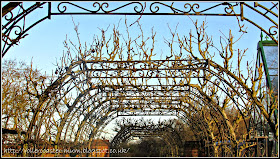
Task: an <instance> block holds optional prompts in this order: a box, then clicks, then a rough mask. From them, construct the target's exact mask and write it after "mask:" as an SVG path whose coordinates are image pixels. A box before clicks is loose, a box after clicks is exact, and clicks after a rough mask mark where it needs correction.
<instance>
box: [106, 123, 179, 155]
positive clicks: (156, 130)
mask: <svg viewBox="0 0 280 159" xmlns="http://www.w3.org/2000/svg"><path fill="white" fill-rule="evenodd" d="M132 124H135V123H132ZM142 132H143V133H142ZM163 132H165V133H167V135H168V136H166V137H167V138H168V140H171V142H172V143H173V145H178V144H179V145H178V146H179V147H182V143H181V141H182V140H181V137H180V135H179V133H178V132H177V130H176V129H174V128H173V127H172V126H171V125H166V126H165V125H163V124H162V123H159V124H152V125H146V126H144V125H143V126H141V125H137V124H136V125H124V126H122V127H121V130H120V131H118V133H117V135H116V136H115V137H114V139H113V140H112V142H111V146H112V147H113V148H114V147H116V146H117V145H118V144H120V143H121V142H125V141H126V140H127V139H128V138H129V137H130V136H135V135H136V136H143V135H144V136H147V135H148V136H150V135H155V136H161V135H164V134H162V133H163ZM167 138H166V139H167ZM175 152H177V153H176V154H177V155H178V149H177V150H176V151H175ZM177 155H175V156H177Z"/></svg>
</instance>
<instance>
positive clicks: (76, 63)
mask: <svg viewBox="0 0 280 159" xmlns="http://www.w3.org/2000/svg"><path fill="white" fill-rule="evenodd" d="M77 63H81V62H76V64H77ZM76 67H78V66H76ZM68 69H69V68H68ZM76 73H77V72H76ZM65 76H68V77H71V75H69V74H65ZM76 76H77V74H76ZM64 79H66V78H64ZM76 99H77V98H76ZM206 103H207V102H206ZM101 105H102V104H101ZM69 108H70V107H69ZM72 108H74V107H73V106H72ZM69 110H70V111H71V109H69Z"/></svg>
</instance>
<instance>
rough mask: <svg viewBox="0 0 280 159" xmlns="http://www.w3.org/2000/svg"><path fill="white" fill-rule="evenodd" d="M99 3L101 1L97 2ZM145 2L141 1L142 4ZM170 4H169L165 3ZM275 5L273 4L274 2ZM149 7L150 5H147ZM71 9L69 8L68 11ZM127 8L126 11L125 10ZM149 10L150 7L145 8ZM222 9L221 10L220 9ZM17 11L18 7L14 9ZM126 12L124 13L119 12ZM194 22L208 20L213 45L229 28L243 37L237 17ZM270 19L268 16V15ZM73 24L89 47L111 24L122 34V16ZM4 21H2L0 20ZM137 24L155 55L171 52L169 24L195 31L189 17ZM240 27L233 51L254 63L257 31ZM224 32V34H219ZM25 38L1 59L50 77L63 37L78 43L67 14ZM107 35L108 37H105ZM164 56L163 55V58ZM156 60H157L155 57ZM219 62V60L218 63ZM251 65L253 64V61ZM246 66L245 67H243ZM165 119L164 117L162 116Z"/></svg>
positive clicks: (146, 19)
mask: <svg viewBox="0 0 280 159" xmlns="http://www.w3.org/2000/svg"><path fill="white" fill-rule="evenodd" d="M1 3H2V6H3V5H5V4H7V2H1ZM52 3H53V7H52V11H55V9H56V6H57V5H55V4H58V2H52ZM100 3H101V2H100ZM126 3H128V2H118V3H115V2H109V4H110V6H109V8H108V10H110V9H114V8H116V6H121V5H124V4H126ZM142 3H144V2H142ZM165 3H166V4H168V5H170V4H171V2H165ZM247 3H248V4H250V5H251V6H254V4H253V2H247ZM260 3H261V4H262V5H265V6H266V7H267V8H271V7H272V6H273V4H272V3H271V2H260ZM274 3H276V2H274ZM29 4H30V2H29V3H27V2H24V6H28V5H29ZM79 4H80V5H82V6H84V7H86V8H90V7H91V5H92V2H80V3H79ZM184 4H185V3H183V2H181V3H179V2H175V3H174V7H175V8H179V9H183V5H184ZM215 4H217V3H208V2H207V3H205V4H203V3H200V7H201V9H203V8H207V7H210V6H213V5H215ZM133 7H134V6H131V7H130V10H131V11H133ZM148 7H149V5H148ZM69 9H70V8H69ZM126 9H128V8H126ZM147 9H149V8H147ZM222 9H223V8H222ZM198 10H200V9H198ZM15 11H16V12H17V11H18V8H16V9H15ZM122 11H127V10H125V9H124V10H122ZM160 11H165V10H164V7H162V6H161V7H160ZM244 11H245V13H244V16H245V17H247V18H249V19H251V20H252V21H254V22H256V23H257V24H259V25H261V26H262V27H264V28H265V29H268V28H269V27H270V26H271V23H270V22H269V21H268V20H267V19H265V18H264V17H262V16H261V15H259V14H257V13H255V12H253V11H251V10H250V9H248V8H246V7H244ZM211 12H215V11H214V10H213V11H211ZM274 12H276V13H278V10H275V9H274ZM46 15H47V6H46V5H45V6H44V8H42V9H40V10H38V11H36V12H34V13H31V14H30V15H29V16H28V17H27V18H26V23H29V24H32V22H34V20H39V18H42V17H43V16H46ZM190 17H191V18H192V19H193V20H194V21H195V20H196V19H198V23H199V24H201V23H202V21H203V20H205V18H206V20H207V22H208V25H207V26H208V27H207V29H206V32H207V34H208V35H209V36H212V37H213V41H214V44H216V46H218V47H219V46H220V45H219V40H220V36H223V34H224V35H226V36H228V34H229V30H230V29H231V32H232V34H233V35H234V37H235V38H234V39H235V40H236V39H237V38H238V37H239V36H241V35H242V33H241V32H239V27H238V22H237V19H236V17H228V16H227V17H224V16H223V17H222V16H207V17H205V16H190ZM270 17H271V16H270ZM73 18H74V21H75V23H76V24H78V23H79V32H80V38H81V41H82V43H85V42H86V43H87V44H88V45H89V44H91V42H92V40H93V37H94V35H98V36H100V30H99V29H98V28H101V29H106V28H107V27H108V26H109V25H110V28H109V30H108V33H109V32H111V31H112V29H113V25H114V24H115V25H118V23H119V21H120V20H121V21H120V26H119V30H120V32H121V33H125V24H124V20H125V16H124V15H73ZM126 18H127V21H128V24H132V23H133V22H135V21H136V20H137V19H138V18H139V16H134V15H133V16H127V17H126ZM2 19H3V18H2ZM274 20H275V21H276V22H278V19H277V18H276V19H275V18H274ZM140 24H141V25H142V29H143V31H144V35H145V36H146V37H147V36H150V35H151V29H152V28H153V29H154V31H155V32H156V33H157V35H156V40H157V42H156V44H155V46H156V48H155V49H156V52H158V54H161V53H163V54H164V55H169V54H170V52H168V51H169V48H168V47H167V45H166V44H165V43H164V38H165V39H170V32H169V28H168V25H169V26H170V28H171V29H172V30H173V31H174V30H175V27H176V26H177V25H178V28H177V32H178V33H179V34H180V35H182V36H183V35H188V34H189V31H190V30H192V32H194V25H193V24H192V21H191V20H190V18H189V17H188V16H182V15H178V16H171V15H164V16H159V15H155V16H142V18H141V19H140ZM241 24H242V25H243V24H244V25H245V26H244V28H247V32H248V33H246V34H244V35H243V36H242V38H241V39H240V40H239V41H238V42H237V43H236V44H235V49H241V50H244V49H247V48H248V50H247V54H246V57H245V58H244V60H245V61H244V64H246V61H249V62H250V61H255V59H256V55H257V43H258V41H259V40H260V33H261V31H260V29H258V28H257V27H256V26H254V25H252V24H250V23H249V22H246V21H244V22H241ZM129 29H130V34H131V35H138V34H139V29H137V25H136V24H135V25H133V26H132V27H130V28H129ZM222 33H223V34H222ZM28 34H29V35H28V36H26V37H25V38H24V39H22V40H21V41H20V43H19V45H16V46H13V47H12V48H10V50H9V51H8V52H7V54H6V55H5V56H4V58H2V60H6V59H16V60H17V61H25V62H26V63H27V64H30V62H31V59H32V61H33V66H35V67H37V68H38V69H40V70H41V72H42V73H45V72H46V74H47V75H51V73H52V71H53V70H55V65H54V64H55V63H56V61H57V60H59V58H60V57H61V56H62V54H63V51H65V50H66V49H65V48H64V46H63V41H64V40H65V39H66V35H67V37H68V39H71V40H73V41H74V42H75V41H76V42H77V38H76V33H75V31H74V25H73V22H72V16H70V15H53V16H52V17H51V20H49V19H47V20H45V21H43V22H41V23H40V24H38V25H37V26H35V27H33V28H32V29H31V30H30V31H29V32H28ZM108 36H109V35H108ZM163 57H165V56H163ZM158 58H159V57H158ZM219 62H222V61H219ZM253 63H254V62H253ZM245 66H246V65H244V67H245ZM162 119H164V117H162Z"/></svg>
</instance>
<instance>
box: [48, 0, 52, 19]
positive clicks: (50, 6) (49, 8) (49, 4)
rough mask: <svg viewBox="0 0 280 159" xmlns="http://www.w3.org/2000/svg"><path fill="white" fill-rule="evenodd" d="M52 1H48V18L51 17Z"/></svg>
mask: <svg viewBox="0 0 280 159" xmlns="http://www.w3.org/2000/svg"><path fill="white" fill-rule="evenodd" d="M51 11H52V2H48V19H51Z"/></svg>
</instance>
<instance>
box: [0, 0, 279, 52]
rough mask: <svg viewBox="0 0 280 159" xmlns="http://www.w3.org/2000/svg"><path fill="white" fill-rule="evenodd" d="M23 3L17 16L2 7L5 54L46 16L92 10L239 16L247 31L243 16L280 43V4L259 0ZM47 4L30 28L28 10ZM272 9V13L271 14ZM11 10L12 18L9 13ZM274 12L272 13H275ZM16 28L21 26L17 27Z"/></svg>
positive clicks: (93, 11)
mask: <svg viewBox="0 0 280 159" xmlns="http://www.w3.org/2000/svg"><path fill="white" fill-rule="evenodd" d="M22 4H23V3H21V4H19V5H16V6H20V7H21V12H20V13H18V15H16V16H14V14H13V12H12V10H11V9H7V8H8V5H7V7H6V6H4V7H3V8H2V9H4V10H3V12H2V17H3V16H5V20H6V21H7V22H6V24H4V25H3V27H2V42H4V45H3V47H2V57H4V56H5V54H6V53H7V51H8V50H9V49H10V48H11V47H12V46H13V45H18V43H19V41H20V40H21V39H23V38H24V37H26V36H27V35H28V34H27V32H28V31H29V30H30V29H31V28H33V27H34V26H36V25H37V24H39V23H40V22H42V21H44V20H46V19H51V16H52V15H70V14H71V15H73V14H79V15H86V14H91V15H141V16H142V15H197V16H206V15H207V16H235V17H236V18H237V21H238V24H239V27H240V31H243V32H245V30H242V28H243V26H241V24H240V22H239V19H238V18H239V17H240V19H241V21H244V20H246V21H248V22H249V23H251V24H253V25H254V26H256V27H257V28H259V29H260V30H261V31H263V32H264V33H266V34H267V35H268V36H269V37H270V38H271V39H272V40H273V41H275V42H276V43H277V44H278V39H277V38H275V37H274V36H276V35H277V34H278V31H277V30H278V23H277V22H275V21H274V20H273V18H272V17H276V18H278V14H277V13H275V12H274V11H272V9H273V8H275V6H276V5H277V4H278V3H277V4H275V5H274V6H273V7H271V8H270V9H268V8H266V7H265V6H263V5H261V4H260V3H258V2H254V7H253V6H251V5H249V4H247V3H245V2H230V3H229V2H222V3H218V4H216V5H213V6H211V7H209V8H206V9H201V10H199V8H200V5H199V3H194V4H191V3H185V4H184V7H183V9H181V8H180V9H179V8H175V7H174V6H175V5H174V6H173V4H174V2H173V3H172V5H168V4H165V3H162V2H153V3H151V4H150V6H148V7H147V8H149V10H148V9H146V2H145V4H144V5H143V3H141V2H130V3H127V4H125V5H122V6H120V7H117V8H114V9H111V10H107V8H109V3H107V2H104V3H102V4H100V3H99V2H94V3H93V4H92V7H93V10H92V9H88V8H84V7H81V6H79V5H77V4H74V3H71V2H60V3H59V4H58V5H57V10H56V11H54V12H53V11H52V8H54V7H53V6H52V2H48V3H46V2H42V3H40V2H36V3H35V4H34V5H32V6H31V7H29V8H27V9H24V7H23V5H22ZM44 6H46V8H47V11H48V14H47V15H46V16H45V17H42V18H41V19H39V20H38V21H36V22H34V23H33V24H31V25H30V26H28V27H27V28H26V26H25V18H27V17H28V16H27V15H28V14H29V13H31V12H33V11H35V10H37V9H39V8H43V7H44ZM67 6H71V7H73V8H76V9H78V10H80V11H78V12H76V11H68V8H67ZM130 6H132V7H133V6H134V11H128V12H122V9H125V8H129V7H130ZM159 6H160V7H162V8H164V9H168V10H169V11H168V12H160V7H159ZM244 7H247V8H248V9H250V10H252V11H255V12H256V13H258V14H259V15H261V16H262V17H264V18H266V19H268V20H269V21H270V22H271V23H272V25H271V27H270V28H269V29H264V28H263V27H261V26H260V24H257V23H256V22H254V21H252V20H250V18H247V17H245V16H244V9H243V8H244ZM216 8H221V9H224V12H222V13H209V11H213V9H216ZM262 9H264V10H265V11H266V12H265V13H263V12H262V11H261V10H262ZM268 13H269V14H268ZM6 14H10V18H9V17H8V16H7V15H6ZM271 16H272V17H271ZM20 22H22V23H23V24H22V25H20V24H19V23H20ZM14 29H18V30H15V31H13V30H14Z"/></svg>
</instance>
